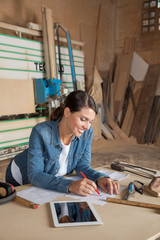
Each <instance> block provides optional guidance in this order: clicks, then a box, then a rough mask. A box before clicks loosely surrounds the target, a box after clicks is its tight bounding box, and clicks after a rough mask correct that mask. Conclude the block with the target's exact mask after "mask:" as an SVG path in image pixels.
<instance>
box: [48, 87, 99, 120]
mask: <svg viewBox="0 0 160 240" xmlns="http://www.w3.org/2000/svg"><path fill="white" fill-rule="evenodd" d="M66 107H68V108H69V109H70V111H71V112H72V113H74V112H79V111H81V109H82V108H83V107H89V108H91V109H93V110H94V111H95V113H96V114H97V105H96V103H95V101H94V99H93V98H92V97H91V96H90V95H89V94H88V93H87V92H85V91H82V90H77V91H73V92H71V93H70V94H69V95H68V96H67V97H66V99H65V101H64V104H61V105H60V106H59V107H58V108H56V109H54V111H53V112H52V114H51V120H53V121H56V120H57V119H59V118H62V117H63V113H64V109H65V108H66Z"/></svg>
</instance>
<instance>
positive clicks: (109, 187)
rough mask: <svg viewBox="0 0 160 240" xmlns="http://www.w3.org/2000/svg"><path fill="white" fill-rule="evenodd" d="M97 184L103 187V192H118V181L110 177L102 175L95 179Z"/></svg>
mask: <svg viewBox="0 0 160 240" xmlns="http://www.w3.org/2000/svg"><path fill="white" fill-rule="evenodd" d="M97 185H98V186H99V187H101V188H102V189H103V191H104V192H105V193H109V194H111V195H112V194H113V193H114V194H116V195H117V194H118V193H119V183H118V182H117V181H114V180H113V179H111V178H107V177H102V178H99V179H98V180H97Z"/></svg>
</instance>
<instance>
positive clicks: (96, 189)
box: [80, 172, 101, 195]
mask: <svg viewBox="0 0 160 240" xmlns="http://www.w3.org/2000/svg"><path fill="white" fill-rule="evenodd" d="M80 174H81V175H82V176H83V177H84V178H87V177H86V176H85V175H84V174H83V172H80ZM95 191H96V192H97V193H98V194H99V195H101V194H100V192H99V191H98V190H97V189H96V190H95Z"/></svg>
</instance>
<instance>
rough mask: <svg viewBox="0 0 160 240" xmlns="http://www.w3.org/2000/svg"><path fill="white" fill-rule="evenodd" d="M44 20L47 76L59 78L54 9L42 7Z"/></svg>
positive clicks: (43, 32) (48, 77)
mask: <svg viewBox="0 0 160 240" xmlns="http://www.w3.org/2000/svg"><path fill="white" fill-rule="evenodd" d="M42 20H43V25H42V26H43V31H42V34H43V41H44V44H43V47H44V57H45V66H46V78H47V79H57V67H56V50H55V40H54V32H53V16H52V10H51V9H49V8H47V7H45V6H43V7H42Z"/></svg>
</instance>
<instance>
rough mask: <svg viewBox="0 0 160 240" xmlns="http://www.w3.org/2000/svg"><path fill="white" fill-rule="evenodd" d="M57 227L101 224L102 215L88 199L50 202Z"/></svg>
mask: <svg viewBox="0 0 160 240" xmlns="http://www.w3.org/2000/svg"><path fill="white" fill-rule="evenodd" d="M50 206H51V211H52V217H53V222H54V226H55V227H64V226H65V227H67V226H82V225H99V224H102V221H101V219H100V217H99V216H98V214H97V212H96V211H95V209H94V207H93V206H92V204H91V203H89V202H87V201H59V202H50Z"/></svg>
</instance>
